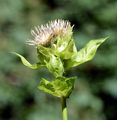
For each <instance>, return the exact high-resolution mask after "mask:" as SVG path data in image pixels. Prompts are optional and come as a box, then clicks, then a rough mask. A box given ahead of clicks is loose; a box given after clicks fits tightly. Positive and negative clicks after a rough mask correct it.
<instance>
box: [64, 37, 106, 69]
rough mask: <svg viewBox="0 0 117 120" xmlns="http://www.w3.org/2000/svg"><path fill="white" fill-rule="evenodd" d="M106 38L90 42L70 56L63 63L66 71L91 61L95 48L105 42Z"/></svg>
mask: <svg viewBox="0 0 117 120" xmlns="http://www.w3.org/2000/svg"><path fill="white" fill-rule="evenodd" d="M106 39H107V38H102V39H97V40H91V41H90V42H89V43H88V44H87V45H86V46H85V47H84V48H82V49H81V50H80V51H79V52H77V53H75V54H74V55H73V56H71V59H70V60H68V61H65V67H66V69H69V68H71V67H75V66H78V65H80V64H83V63H85V62H87V61H89V60H91V59H93V57H94V55H95V53H96V51H97V48H98V47H99V46H100V45H101V44H102V43H103V42H104V41H105V40H106Z"/></svg>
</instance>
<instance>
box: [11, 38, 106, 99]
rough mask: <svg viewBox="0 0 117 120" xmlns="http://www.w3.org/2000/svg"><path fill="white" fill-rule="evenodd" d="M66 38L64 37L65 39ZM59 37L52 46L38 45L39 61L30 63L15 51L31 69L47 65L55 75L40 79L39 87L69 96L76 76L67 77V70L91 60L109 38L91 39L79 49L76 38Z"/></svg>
mask: <svg viewBox="0 0 117 120" xmlns="http://www.w3.org/2000/svg"><path fill="white" fill-rule="evenodd" d="M63 38H64V39H63ZM63 38H60V37H57V38H56V40H55V42H54V43H53V44H51V46H48V47H46V46H42V45H39V46H38V47H37V54H38V62H37V63H36V64H30V63H29V62H28V61H27V60H26V59H25V58H24V57H23V56H21V55H20V54H18V53H15V52H13V54H15V55H17V56H18V57H20V59H21V61H22V63H23V64H24V65H25V66H27V67H29V68H31V69H40V68H42V67H46V68H47V69H48V70H49V71H50V72H51V73H52V74H53V76H54V77H55V80H52V81H48V80H46V79H44V78H42V80H41V81H40V85H39V87H38V88H39V89H40V90H42V91H44V92H46V93H49V94H51V95H54V96H57V97H62V96H64V97H69V95H70V93H71V92H72V90H73V86H74V80H75V79H74V77H73V78H66V77H64V73H65V72H66V70H68V69H70V68H72V67H75V66H78V65H80V64H83V63H85V62H87V61H89V60H91V59H92V58H93V57H94V55H95V53H96V51H97V48H98V47H99V46H100V45H101V44H102V43H103V42H104V41H105V40H106V39H107V38H102V39H96V40H91V41H90V42H89V43H88V44H86V46H85V47H84V48H82V49H81V50H79V51H77V48H76V46H75V43H74V40H73V39H72V38H71V37H69V39H66V38H65V37H63Z"/></svg>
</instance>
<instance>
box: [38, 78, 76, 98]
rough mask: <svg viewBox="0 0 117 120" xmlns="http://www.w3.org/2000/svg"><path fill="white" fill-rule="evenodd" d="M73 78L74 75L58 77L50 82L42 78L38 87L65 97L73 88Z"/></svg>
mask: <svg viewBox="0 0 117 120" xmlns="http://www.w3.org/2000/svg"><path fill="white" fill-rule="evenodd" d="M75 79H76V78H75V77H71V78H58V79H55V80H53V81H51V82H50V81H47V80H46V79H42V80H41V82H40V84H39V87H38V88H39V89H40V90H42V91H44V92H46V93H49V94H51V95H54V96H57V97H66V98H67V97H69V95H70V94H71V92H72V90H73V87H74V81H75Z"/></svg>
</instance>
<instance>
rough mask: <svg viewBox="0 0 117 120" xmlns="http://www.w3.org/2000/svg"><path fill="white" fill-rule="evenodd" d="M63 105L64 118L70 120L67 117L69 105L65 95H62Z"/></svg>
mask: <svg viewBox="0 0 117 120" xmlns="http://www.w3.org/2000/svg"><path fill="white" fill-rule="evenodd" d="M61 105H62V116H63V120H68V119H67V105H66V98H65V97H61Z"/></svg>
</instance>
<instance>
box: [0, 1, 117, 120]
mask: <svg viewBox="0 0 117 120" xmlns="http://www.w3.org/2000/svg"><path fill="white" fill-rule="evenodd" d="M58 18H60V19H66V20H69V21H70V22H71V24H72V25H74V39H75V42H76V45H77V46H78V49H80V48H81V47H83V46H84V45H85V44H86V43H87V42H88V41H89V40H90V39H95V38H102V37H107V36H109V37H110V38H109V39H108V40H107V41H106V42H105V43H104V44H103V45H102V46H101V47H100V48H99V49H98V52H97V54H96V56H95V58H94V59H93V60H92V61H90V62H87V63H85V64H84V65H81V66H79V67H76V68H73V69H72V70H71V71H69V73H68V74H69V76H77V77H78V79H77V81H76V83H75V89H74V91H73V93H72V95H71V97H70V99H69V100H68V109H69V120H115V119H116V116H117V1H116V0H0V120H61V106H60V100H59V99H58V98H55V97H53V96H51V95H47V94H45V93H42V92H41V91H39V90H38V89H37V86H38V83H39V81H40V79H41V77H45V78H51V77H52V76H51V75H50V73H48V71H46V70H45V69H41V70H31V69H28V68H27V67H25V66H23V65H22V64H21V62H20V60H19V59H18V58H17V57H16V56H14V55H12V54H10V53H9V52H12V51H16V52H18V53H20V54H22V55H24V56H25V57H26V58H27V59H28V60H29V61H31V62H32V63H34V62H36V60H37V57H36V49H35V48H33V47H31V46H28V45H26V44H25V41H26V40H27V39H28V38H30V37H31V35H30V30H31V29H33V28H34V26H37V25H41V24H45V23H46V22H48V21H50V20H54V19H58Z"/></svg>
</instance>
